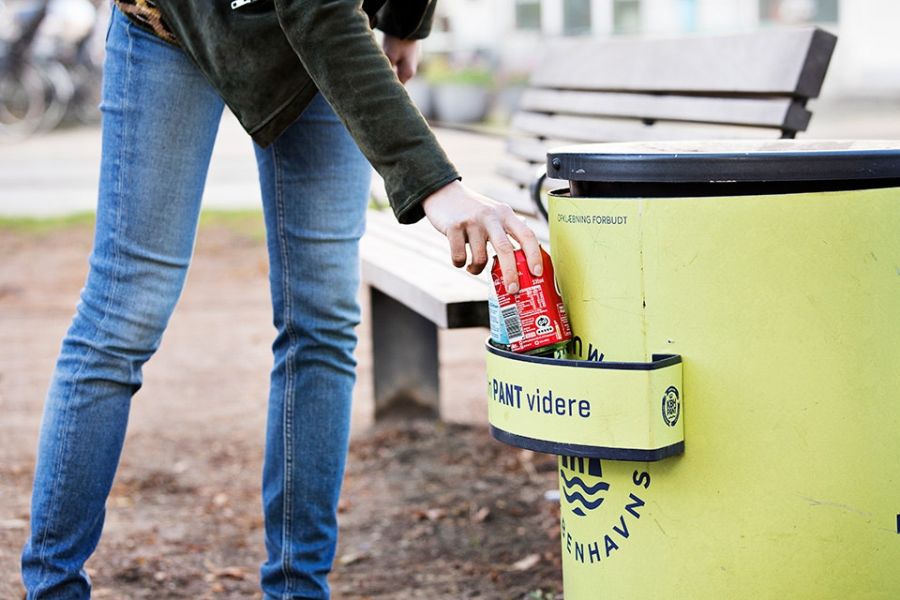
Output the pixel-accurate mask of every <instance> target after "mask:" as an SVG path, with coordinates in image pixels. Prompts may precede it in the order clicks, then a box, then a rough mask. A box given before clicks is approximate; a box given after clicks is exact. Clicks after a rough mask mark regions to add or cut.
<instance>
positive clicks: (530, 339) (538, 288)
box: [491, 248, 572, 352]
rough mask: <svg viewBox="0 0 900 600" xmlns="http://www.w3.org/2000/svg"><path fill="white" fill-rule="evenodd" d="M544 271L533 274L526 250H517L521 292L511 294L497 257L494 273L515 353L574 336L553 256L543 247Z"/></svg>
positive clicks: (492, 272)
mask: <svg viewBox="0 0 900 600" xmlns="http://www.w3.org/2000/svg"><path fill="white" fill-rule="evenodd" d="M541 256H542V257H543V262H544V270H543V274H542V275H541V276H540V277H534V276H533V275H532V274H531V272H530V271H529V269H528V263H527V261H526V260H525V253H524V252H522V251H521V250H516V269H517V270H518V274H519V293H518V294H509V293H507V291H506V286H504V285H503V275H502V274H501V272H500V261H499V260H498V259H497V257H494V265H493V267H492V268H491V276H492V278H493V280H494V289H495V290H496V292H497V303H498V304H499V306H500V316H501V318H502V319H503V324H504V326H505V328H506V334H507V336H508V338H509V348H510V350H512V351H513V352H531V351H533V350H537V349H539V348H543V347H545V346H553V345H556V344H560V343H564V342H567V341H569V340H570V339H571V338H572V330H571V329H570V328H569V318H568V315H567V314H566V307H565V306H564V305H563V301H562V298H560V296H559V292H557V291H556V285H555V283H554V278H553V264H552V263H551V262H550V256H549V255H548V254H547V253H546V252H544V250H543V248H542V249H541Z"/></svg>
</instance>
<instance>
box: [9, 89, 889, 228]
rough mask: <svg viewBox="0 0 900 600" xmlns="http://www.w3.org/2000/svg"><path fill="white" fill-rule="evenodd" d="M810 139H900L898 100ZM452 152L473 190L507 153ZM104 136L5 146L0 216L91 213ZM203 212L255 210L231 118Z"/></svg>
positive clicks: (469, 144) (487, 149) (454, 134)
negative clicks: (101, 139)
mask: <svg viewBox="0 0 900 600" xmlns="http://www.w3.org/2000/svg"><path fill="white" fill-rule="evenodd" d="M812 110H813V111H814V113H815V114H814V117H813V120H812V126H811V128H810V130H809V132H807V133H806V134H805V135H804V137H807V138H828V137H836V138H880V139H900V119H898V118H897V115H898V114H900V99H898V100H897V101H895V102H878V103H875V102H868V103H862V102H855V103H847V102H844V103H834V102H830V103H829V102H821V103H815V104H814V105H813V106H812ZM437 134H438V137H439V139H440V140H441V143H442V144H443V145H444V147H445V148H446V150H447V153H448V154H449V155H450V156H451V158H452V159H453V160H454V161H455V162H456V164H457V166H458V167H459V169H460V171H461V172H462V174H463V176H464V177H465V179H466V181H467V182H470V183H472V184H473V185H474V186H475V187H476V188H479V187H482V186H480V185H479V183H481V182H484V181H485V180H486V179H489V178H491V177H493V174H492V170H493V165H494V164H496V160H497V157H499V156H500V155H501V154H502V152H503V148H504V145H503V141H502V140H501V139H499V138H486V137H481V136H472V135H468V134H465V133H461V132H458V131H450V130H438V131H437ZM99 157H100V135H99V131H98V130H97V129H94V128H81V129H70V130H66V131H59V132H54V133H51V134H48V135H44V136H40V137H36V138H33V139H30V140H27V141H25V142H20V143H17V144H9V145H0V216H12V215H19V216H25V215H27V216H50V215H62V214H71V213H75V212H83V211H89V210H93V209H94V205H95V202H96V193H97V192H96V190H97V174H98V168H99V167H98V165H99V161H100V159H99ZM203 202H204V206H205V207H214V208H222V209H233V208H257V207H259V202H260V195H259V189H258V186H257V174H256V160H255V159H254V156H253V148H252V144H251V142H250V140H249V139H248V138H247V136H246V134H245V133H244V132H243V130H242V129H241V128H240V125H238V123H237V121H236V120H235V119H234V117H232V116H231V114H230V113H228V114H226V116H225V117H224V118H223V119H222V126H221V129H220V131H219V139H218V142H217V144H216V147H215V150H214V152H213V158H212V164H211V165H210V172H209V179H208V183H207V187H206V196H205V197H204V201H203Z"/></svg>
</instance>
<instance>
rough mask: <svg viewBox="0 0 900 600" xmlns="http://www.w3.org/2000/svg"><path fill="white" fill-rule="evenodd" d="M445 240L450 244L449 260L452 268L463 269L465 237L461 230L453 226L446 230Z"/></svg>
mask: <svg viewBox="0 0 900 600" xmlns="http://www.w3.org/2000/svg"><path fill="white" fill-rule="evenodd" d="M447 240H448V241H449V242H450V260H451V261H453V266H454V267H457V268H459V267H464V266H465V265H466V235H465V233H463V228H462V227H460V226H458V225H457V226H453V227H450V228H449V229H447Z"/></svg>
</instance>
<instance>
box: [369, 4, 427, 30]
mask: <svg viewBox="0 0 900 600" xmlns="http://www.w3.org/2000/svg"><path fill="white" fill-rule="evenodd" d="M416 4H418V6H410V5H416ZM435 6H437V0H422V1H420V2H412V1H410V0H387V2H386V3H385V5H384V7H383V8H382V9H381V10H380V11H379V12H378V18H377V20H376V23H377V25H376V26H377V28H378V29H380V30H381V31H383V32H384V33H386V34H387V35H390V36H393V37H395V38H399V39H402V40H422V39H425V38H426V37H428V35H429V34H430V33H431V25H432V22H433V21H434V9H435Z"/></svg>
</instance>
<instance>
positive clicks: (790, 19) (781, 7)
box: [759, 0, 838, 23]
mask: <svg viewBox="0 0 900 600" xmlns="http://www.w3.org/2000/svg"><path fill="white" fill-rule="evenodd" d="M759 19H760V21H762V22H763V23H837V20H838V0H759Z"/></svg>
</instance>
